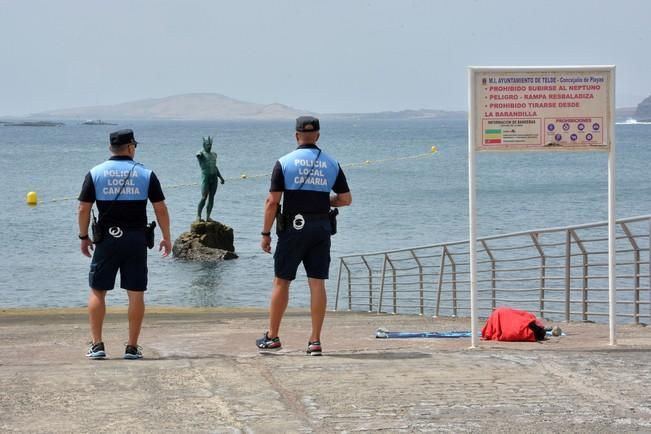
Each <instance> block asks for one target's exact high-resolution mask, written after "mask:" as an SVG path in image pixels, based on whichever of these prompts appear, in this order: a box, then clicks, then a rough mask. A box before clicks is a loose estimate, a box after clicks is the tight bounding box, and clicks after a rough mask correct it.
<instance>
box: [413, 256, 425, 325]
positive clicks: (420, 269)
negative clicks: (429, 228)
mask: <svg viewBox="0 0 651 434" xmlns="http://www.w3.org/2000/svg"><path fill="white" fill-rule="evenodd" d="M409 252H410V253H411V256H413V257H414V261H416V264H418V287H419V297H418V299H419V302H418V304H419V305H420V309H419V312H420V315H424V314H425V288H424V282H423V265H422V264H421V263H420V261H419V260H418V256H416V253H414V251H413V250H409Z"/></svg>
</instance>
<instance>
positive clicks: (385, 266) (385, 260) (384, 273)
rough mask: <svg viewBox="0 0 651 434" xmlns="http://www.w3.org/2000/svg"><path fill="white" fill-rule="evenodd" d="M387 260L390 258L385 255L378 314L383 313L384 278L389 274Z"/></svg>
mask: <svg viewBox="0 0 651 434" xmlns="http://www.w3.org/2000/svg"><path fill="white" fill-rule="evenodd" d="M387 260H388V256H387V254H386V253H385V254H384V262H382V277H381V280H380V300H379V301H378V305H377V313H380V312H382V301H383V300H384V277H385V276H386V273H387Z"/></svg>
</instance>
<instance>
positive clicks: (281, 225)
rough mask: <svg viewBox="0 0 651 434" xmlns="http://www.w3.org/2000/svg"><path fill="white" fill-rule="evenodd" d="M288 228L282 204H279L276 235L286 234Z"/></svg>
mask: <svg viewBox="0 0 651 434" xmlns="http://www.w3.org/2000/svg"><path fill="white" fill-rule="evenodd" d="M286 227H287V222H286V221H285V216H284V215H283V213H282V208H281V206H280V204H278V208H276V234H280V233H281V232H285V229H286Z"/></svg>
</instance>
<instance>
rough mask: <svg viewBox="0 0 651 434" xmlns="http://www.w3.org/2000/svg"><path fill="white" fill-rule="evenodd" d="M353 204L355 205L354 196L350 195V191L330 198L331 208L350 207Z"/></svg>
mask: <svg viewBox="0 0 651 434" xmlns="http://www.w3.org/2000/svg"><path fill="white" fill-rule="evenodd" d="M351 203H353V195H352V194H350V191H348V192H346V193H339V194H335V195H332V196H330V206H332V207H340V206H348V205H350V204H351Z"/></svg>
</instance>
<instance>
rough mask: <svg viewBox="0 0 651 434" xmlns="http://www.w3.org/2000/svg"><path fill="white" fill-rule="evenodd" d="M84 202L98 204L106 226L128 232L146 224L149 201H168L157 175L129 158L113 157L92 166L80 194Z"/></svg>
mask: <svg viewBox="0 0 651 434" xmlns="http://www.w3.org/2000/svg"><path fill="white" fill-rule="evenodd" d="M78 199H79V200H80V201H81V202H90V203H93V202H97V209H98V211H99V214H100V216H101V221H102V223H103V224H104V225H105V226H120V227H122V228H125V229H137V228H144V227H145V226H146V225H147V200H150V201H151V202H152V203H154V202H160V201H162V200H165V195H164V194H163V190H162V188H161V185H160V182H159V181H158V178H157V177H156V175H155V174H154V172H153V171H152V170H150V169H147V168H146V167H145V166H143V165H142V164H140V163H136V162H135V161H133V160H132V159H131V158H129V157H127V156H113V157H111V158H110V159H109V160H107V161H105V162H103V163H102V164H99V165H97V166H95V167H93V168H92V169H91V170H90V171H89V172H88V173H87V174H86V177H85V179H84V183H83V185H82V187H81V192H80V193H79V198H78Z"/></svg>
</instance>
